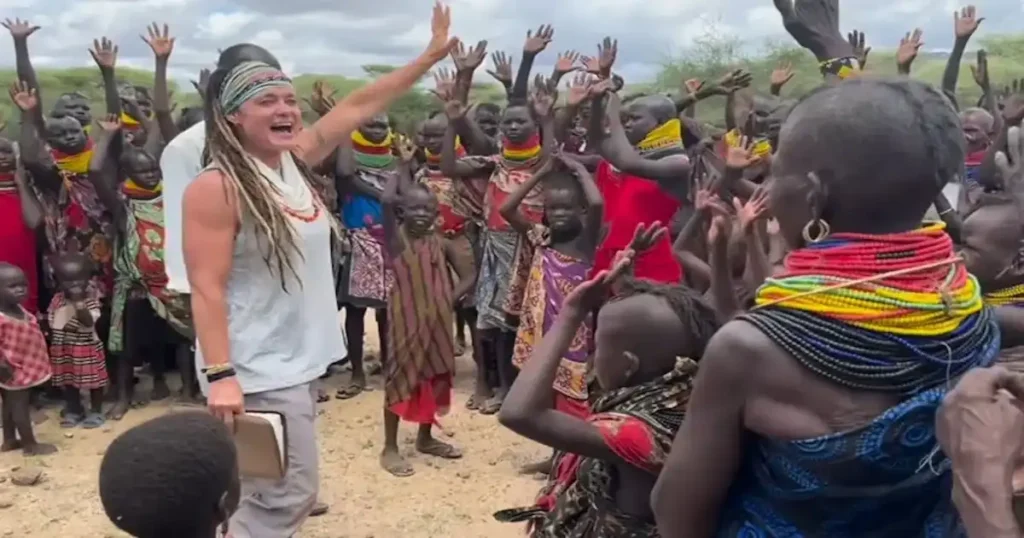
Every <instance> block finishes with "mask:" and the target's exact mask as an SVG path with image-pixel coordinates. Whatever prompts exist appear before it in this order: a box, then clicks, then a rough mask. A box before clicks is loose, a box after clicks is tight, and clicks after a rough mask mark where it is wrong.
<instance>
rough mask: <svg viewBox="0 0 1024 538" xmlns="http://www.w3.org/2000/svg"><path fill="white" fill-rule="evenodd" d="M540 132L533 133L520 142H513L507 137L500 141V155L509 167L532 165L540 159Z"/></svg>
mask: <svg viewBox="0 0 1024 538" xmlns="http://www.w3.org/2000/svg"><path fill="white" fill-rule="evenodd" d="M540 150H541V148H540V134H538V133H534V134H533V136H531V137H530V138H528V139H527V140H526V142H523V143H522V144H514V143H512V141H510V140H509V139H508V138H504V139H503V140H502V143H501V157H502V159H504V160H505V165H506V166H508V167H509V168H525V167H528V166H533V165H534V163H536V162H537V160H538V159H540Z"/></svg>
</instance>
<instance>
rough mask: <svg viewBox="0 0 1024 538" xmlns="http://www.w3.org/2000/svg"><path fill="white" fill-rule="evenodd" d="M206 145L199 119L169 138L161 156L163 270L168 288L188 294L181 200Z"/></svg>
mask: <svg viewBox="0 0 1024 538" xmlns="http://www.w3.org/2000/svg"><path fill="white" fill-rule="evenodd" d="M205 146H206V124H205V123H204V122H199V123H197V124H195V125H193V126H192V127H189V128H188V130H186V131H185V132H183V133H179V134H178V136H176V137H174V140H171V143H170V144H167V147H166V148H164V152H163V155H162V156H161V157H160V171H161V172H162V173H163V176H164V189H163V192H164V271H165V272H166V273H167V288H168V289H170V290H171V291H176V292H178V293H189V292H190V290H191V288H190V287H189V285H188V274H187V273H186V272H185V253H184V251H183V250H182V244H181V231H182V228H181V227H182V216H181V202H182V200H183V199H184V197H185V188H186V187H188V184H189V183H191V182H192V180H193V179H195V178H196V176H198V175H199V173H200V172H202V171H203V168H204V167H203V148H204V147H205Z"/></svg>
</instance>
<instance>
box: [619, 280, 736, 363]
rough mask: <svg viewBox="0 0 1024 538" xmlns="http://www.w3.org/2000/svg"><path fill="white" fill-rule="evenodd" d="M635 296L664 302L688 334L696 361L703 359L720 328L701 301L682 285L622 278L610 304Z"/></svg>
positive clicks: (696, 294) (709, 306) (713, 314)
mask: <svg viewBox="0 0 1024 538" xmlns="http://www.w3.org/2000/svg"><path fill="white" fill-rule="evenodd" d="M637 295H653V296H655V297H659V298H661V299H664V300H665V302H667V303H668V306H669V308H671V309H672V311H673V312H674V313H675V314H676V316H677V317H678V318H679V321H680V322H681V323H682V324H683V326H684V327H686V329H687V330H688V331H690V341H691V342H692V343H693V345H694V347H695V348H694V353H695V355H696V356H694V357H691V358H693V359H694V360H698V359H699V358H700V357H702V356H703V355H704V349H705V348H706V347H707V345H708V342H709V341H710V340H711V337H712V336H713V335H714V334H715V332H716V331H718V328H719V327H720V325H719V323H718V314H717V313H715V309H714V308H713V307H712V306H711V305H710V304H709V303H708V302H707V301H706V300H704V298H703V297H702V296H701V295H700V294H698V293H697V292H696V291H694V290H693V289H691V288H688V287H686V286H683V285H681V284H663V283H660V282H654V281H651V280H646V279H641V278H623V279H622V283H621V284H620V286H619V289H618V292H617V293H616V294H615V297H613V298H612V299H611V301H609V302H614V301H621V300H623V299H628V298H630V297H634V296H637Z"/></svg>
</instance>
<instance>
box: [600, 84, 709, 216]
mask: <svg viewBox="0 0 1024 538" xmlns="http://www.w3.org/2000/svg"><path fill="white" fill-rule="evenodd" d="M607 95H608V97H607V101H608V107H607V113H606V114H605V117H607V118H608V127H609V129H608V137H607V138H605V139H604V140H603V142H602V144H601V154H602V155H604V158H605V159H608V162H610V163H611V164H612V166H614V167H616V168H618V169H619V170H622V171H623V172H625V173H626V174H630V175H634V176H640V177H643V178H647V179H650V180H654V181H657V182H658V183H660V184H661V185H662V187H663V188H664V189H665V190H666V191H667V192H670V193H672V194H673V195H674V196H676V197H678V198H679V199H686V197H687V194H688V192H687V191H688V189H689V182H688V181H687V178H689V177H690V160H689V159H688V158H687V157H686V156H685V155H681V154H680V155H671V156H668V157H664V158H661V159H657V160H654V159H645V158H644V157H643V156H642V155H640V154H639V153H637V151H636V149H635V148H634V147H633V146H632V145H631V144H630V143H629V140H628V139H627V138H626V131H625V130H624V129H623V127H622V119H621V117H620V116H619V110H620V107H621V101H620V100H619V96H618V95H616V94H614V93H608V94H607ZM600 101H601V100H600V99H597V98H595V100H594V103H595V104H598V103H599V102H600ZM598 108H603V107H598ZM595 112H597V111H595ZM601 112H603V110H602V111H601Z"/></svg>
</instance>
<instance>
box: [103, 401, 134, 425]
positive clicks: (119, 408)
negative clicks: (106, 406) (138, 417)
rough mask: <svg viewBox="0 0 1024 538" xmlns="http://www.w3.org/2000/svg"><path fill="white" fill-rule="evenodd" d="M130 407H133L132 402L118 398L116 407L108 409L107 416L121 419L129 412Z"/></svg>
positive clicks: (111, 418) (112, 418)
mask: <svg viewBox="0 0 1024 538" xmlns="http://www.w3.org/2000/svg"><path fill="white" fill-rule="evenodd" d="M129 409H131V404H129V403H128V402H127V401H124V400H118V401H117V403H115V404H114V407H111V408H110V410H109V411H107V418H109V419H110V420H121V419H122V418H124V416H125V414H126V413H128V410H129Z"/></svg>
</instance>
